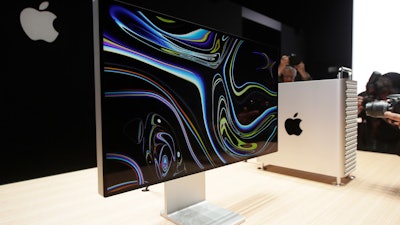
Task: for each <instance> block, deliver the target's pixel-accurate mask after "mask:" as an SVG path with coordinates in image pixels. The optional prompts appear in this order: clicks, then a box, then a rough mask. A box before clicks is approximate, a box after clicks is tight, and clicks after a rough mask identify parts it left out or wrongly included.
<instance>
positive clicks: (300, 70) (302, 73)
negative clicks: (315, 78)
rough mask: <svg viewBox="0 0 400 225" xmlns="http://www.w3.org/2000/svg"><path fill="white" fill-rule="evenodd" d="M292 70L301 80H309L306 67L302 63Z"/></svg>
mask: <svg viewBox="0 0 400 225" xmlns="http://www.w3.org/2000/svg"><path fill="white" fill-rule="evenodd" d="M294 68H295V69H296V70H297V72H298V73H299V74H300V76H301V79H302V80H311V76H310V74H309V73H308V72H307V71H306V65H305V64H304V63H303V62H300V63H299V64H298V65H295V66H294Z"/></svg>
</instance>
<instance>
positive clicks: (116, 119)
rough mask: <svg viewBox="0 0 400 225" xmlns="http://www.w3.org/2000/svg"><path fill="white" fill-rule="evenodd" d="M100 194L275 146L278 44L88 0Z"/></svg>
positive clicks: (215, 165)
mask: <svg viewBox="0 0 400 225" xmlns="http://www.w3.org/2000/svg"><path fill="white" fill-rule="evenodd" d="M93 9H94V11H93V14H94V41H95V45H94V49H95V50H94V51H95V81H96V85H95V89H96V125H97V156H98V162H97V165H98V171H99V192H100V193H101V194H102V195H104V196H111V195H115V194H118V193H122V192H126V191H129V190H135V189H138V188H142V187H147V186H150V185H153V184H157V183H160V182H164V181H168V180H172V179H176V178H180V177H183V176H188V175H191V174H195V173H199V172H203V171H206V170H210V169H214V168H218V167H221V166H224V165H228V164H231V163H235V162H239V161H243V160H246V159H250V158H253V157H257V156H260V155H265V154H268V153H272V152H275V151H277V143H276V140H277V124H278V123H277V122H278V118H277V97H278V92H277V90H278V83H277V80H278V79H277V74H276V73H274V68H275V67H276V66H277V65H276V62H277V58H278V57H279V54H278V48H277V47H274V46H268V45H265V44H262V43H258V42H255V41H251V40H248V39H245V38H241V37H238V36H234V35H231V34H227V33H224V32H221V31H217V30H214V29H210V28H207V27H204V26H201V25H198V24H195V23H191V22H188V21H184V20H181V19H178V18H174V17H172V16H168V15H164V14H161V13H157V12H154V11H151V10H147V9H144V8H141V7H138V6H135V5H133V4H131V2H129V1H116V0H97V1H94V7H93Z"/></svg>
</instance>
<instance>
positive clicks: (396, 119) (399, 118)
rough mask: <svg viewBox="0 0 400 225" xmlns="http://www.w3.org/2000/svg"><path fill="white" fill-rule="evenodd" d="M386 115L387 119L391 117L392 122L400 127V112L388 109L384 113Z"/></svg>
mask: <svg viewBox="0 0 400 225" xmlns="http://www.w3.org/2000/svg"><path fill="white" fill-rule="evenodd" d="M384 116H385V118H386V119H389V121H390V123H391V124H393V125H395V126H398V127H399V128H400V114H399V113H394V112H391V111H386V112H385V113H384Z"/></svg>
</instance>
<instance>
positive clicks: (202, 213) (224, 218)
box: [161, 201, 245, 225]
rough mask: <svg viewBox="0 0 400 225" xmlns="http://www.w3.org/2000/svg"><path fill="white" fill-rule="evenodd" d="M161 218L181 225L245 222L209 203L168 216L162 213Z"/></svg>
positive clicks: (190, 207)
mask: <svg viewBox="0 0 400 225" xmlns="http://www.w3.org/2000/svg"><path fill="white" fill-rule="evenodd" d="M161 216H163V217H164V218H166V219H167V220H169V221H171V222H173V223H175V224H179V225H211V224H212V225H217V224H218V225H236V224H241V223H243V222H244V221H245V217H244V216H242V215H240V214H237V213H235V212H232V211H229V210H227V209H224V208H221V207H218V206H216V205H213V204H211V203H209V202H207V201H201V202H199V203H196V204H193V205H191V206H189V207H186V208H184V209H181V210H178V211H175V212H173V213H170V214H168V215H167V214H165V213H164V212H161Z"/></svg>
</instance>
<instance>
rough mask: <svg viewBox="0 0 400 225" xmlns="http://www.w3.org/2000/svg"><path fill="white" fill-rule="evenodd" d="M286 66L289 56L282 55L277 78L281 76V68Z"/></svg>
mask: <svg viewBox="0 0 400 225" xmlns="http://www.w3.org/2000/svg"><path fill="white" fill-rule="evenodd" d="M287 65H289V56H287V55H282V57H281V61H280V62H279V66H278V76H281V75H282V71H283V68H285V66H287Z"/></svg>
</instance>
